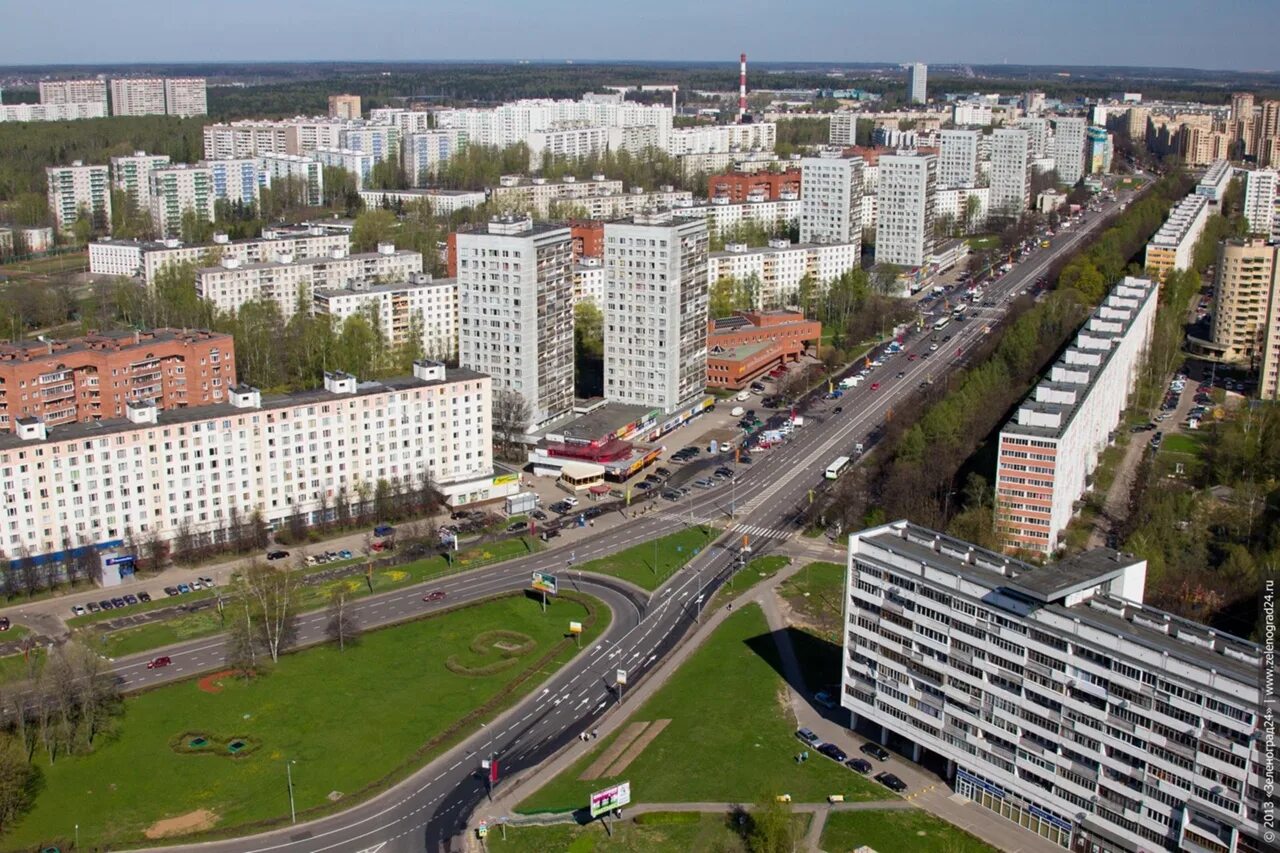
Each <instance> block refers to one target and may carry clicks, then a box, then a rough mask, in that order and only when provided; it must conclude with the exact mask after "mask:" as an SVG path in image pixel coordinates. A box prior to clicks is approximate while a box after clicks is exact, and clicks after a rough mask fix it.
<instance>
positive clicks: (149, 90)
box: [111, 77, 165, 116]
mask: <svg viewBox="0 0 1280 853" xmlns="http://www.w3.org/2000/svg"><path fill="white" fill-rule="evenodd" d="M111 114H112V115H113V116H153V115H154V116H162V115H164V114H165V102H164V80H163V79H162V78H159V77H125V78H121V79H118V80H112V81H111Z"/></svg>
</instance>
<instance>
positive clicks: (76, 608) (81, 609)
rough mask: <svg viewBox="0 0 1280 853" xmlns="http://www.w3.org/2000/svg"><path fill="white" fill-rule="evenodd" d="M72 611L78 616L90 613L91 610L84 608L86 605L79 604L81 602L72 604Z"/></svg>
mask: <svg viewBox="0 0 1280 853" xmlns="http://www.w3.org/2000/svg"><path fill="white" fill-rule="evenodd" d="M71 612H72V613H74V614H75V615H77V616H83V615H85V614H86V613H88V612H89V611H88V610H85V609H84V607H82V606H81V605H79V604H73V605H71Z"/></svg>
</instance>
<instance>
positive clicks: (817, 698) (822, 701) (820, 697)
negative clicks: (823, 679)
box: [813, 690, 840, 709]
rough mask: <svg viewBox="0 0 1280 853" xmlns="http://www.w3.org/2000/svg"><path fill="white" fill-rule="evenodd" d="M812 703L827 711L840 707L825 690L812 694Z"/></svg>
mask: <svg viewBox="0 0 1280 853" xmlns="http://www.w3.org/2000/svg"><path fill="white" fill-rule="evenodd" d="M813 701H814V702H817V703H818V704H819V705H821V706H822V707H824V708H827V709H832V708H838V707H840V703H839V702H837V701H836V698H835V697H834V696H832V695H831V692H830V691H827V690H819V691H818V692H817V693H815V694H813Z"/></svg>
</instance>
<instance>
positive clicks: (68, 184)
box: [44, 160, 111, 233]
mask: <svg viewBox="0 0 1280 853" xmlns="http://www.w3.org/2000/svg"><path fill="white" fill-rule="evenodd" d="M44 171H45V176H46V178H47V180H48V184H49V193H48V201H49V212H50V213H52V214H53V218H54V222H55V223H56V224H57V228H58V230H59V231H62V232H64V233H65V232H69V231H70V230H71V226H73V225H75V223H76V220H77V219H79V218H80V214H81V213H82V212H84V213H87V214H88V216H89V217H90V218H91V219H92V220H93V222H94V227H95V228H96V229H99V230H106V231H109V230H110V229H111V181H110V175H109V173H108V170H107V167H106V166H86V165H85V164H84V163H82V162H81V161H79V160H75V161H73V162H72V163H71V165H70V166H48V167H46V168H45V170H44Z"/></svg>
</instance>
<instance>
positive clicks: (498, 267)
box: [457, 216, 573, 431]
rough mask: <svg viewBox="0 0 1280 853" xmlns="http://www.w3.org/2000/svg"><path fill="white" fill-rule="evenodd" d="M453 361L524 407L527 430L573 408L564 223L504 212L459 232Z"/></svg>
mask: <svg viewBox="0 0 1280 853" xmlns="http://www.w3.org/2000/svg"><path fill="white" fill-rule="evenodd" d="M457 245H458V251H457V257H458V362H459V364H461V365H462V366H463V367H467V368H470V369H472V370H479V371H481V372H483V373H487V374H489V375H490V376H492V377H493V382H494V387H495V389H507V390H510V391H515V392H517V393H519V394H520V395H521V396H523V397H524V399H525V400H526V401H527V403H528V404H529V414H530V420H529V423H528V425H527V431H533V430H536V429H538V428H540V427H542V426H544V425H546V424H549V423H551V422H553V421H555V420H557V419H559V418H563V417H564V416H566V415H569V414H571V413H572V411H573V252H572V237H571V232H570V230H569V228H568V227H567V226H561V225H550V224H542V223H539V224H536V225H535V224H534V222H533V220H532V219H531V218H529V217H527V216H526V217H523V218H517V217H515V216H508V217H504V218H502V219H499V220H494V221H491V222H489V224H488V228H487V230H485V231H469V232H460V233H459V234H458V237H457Z"/></svg>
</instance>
